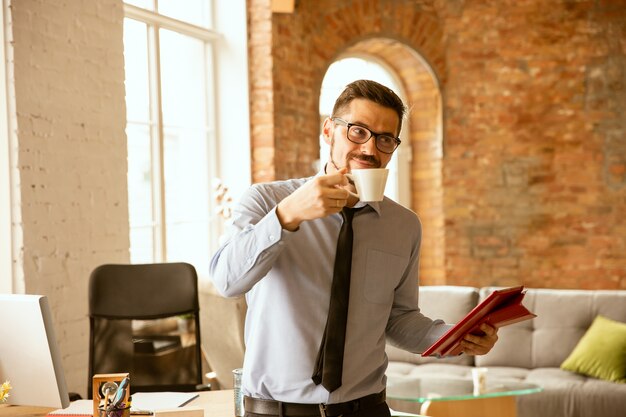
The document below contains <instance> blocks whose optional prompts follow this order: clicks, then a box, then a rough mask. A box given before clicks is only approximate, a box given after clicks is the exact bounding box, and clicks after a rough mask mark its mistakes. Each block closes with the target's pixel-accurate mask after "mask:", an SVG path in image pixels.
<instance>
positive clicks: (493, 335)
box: [461, 323, 498, 355]
mask: <svg viewBox="0 0 626 417" xmlns="http://www.w3.org/2000/svg"><path fill="white" fill-rule="evenodd" d="M480 330H481V331H482V332H483V333H484V335H482V336H478V335H475V334H467V335H465V337H464V338H463V341H462V342H461V347H462V348H463V352H464V353H466V354H467V355H484V354H486V353H489V351H490V350H491V348H492V347H493V345H495V344H496V341H497V340H498V329H497V328H495V327H493V326H490V325H488V324H486V323H483V324H481V325H480Z"/></svg>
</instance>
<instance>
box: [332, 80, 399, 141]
mask: <svg viewBox="0 0 626 417" xmlns="http://www.w3.org/2000/svg"><path fill="white" fill-rule="evenodd" d="M356 98H364V99H366V100H370V101H373V102H374V103H376V104H380V105H381V106H383V107H388V108H390V109H392V110H394V111H395V112H396V113H397V114H398V121H399V123H398V135H399V134H400V129H402V119H403V118H404V114H405V113H406V107H405V106H404V103H402V100H400V97H398V96H397V95H396V93H394V92H393V90H392V89H391V88H389V87H385V86H384V85H382V84H380V83H377V82H376V81H372V80H357V81H354V82H351V83H350V84H348V85H347V86H346V88H344V90H343V91H342V92H341V94H340V95H339V97H337V100H336V101H335V106H334V107H333V116H337V115H339V114H340V113H341V112H342V111H344V110H345V109H346V108H347V107H348V106H349V105H350V102H351V101H352V100H354V99H356Z"/></svg>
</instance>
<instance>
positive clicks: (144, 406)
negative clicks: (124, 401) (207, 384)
mask: <svg viewBox="0 0 626 417" xmlns="http://www.w3.org/2000/svg"><path fill="white" fill-rule="evenodd" d="M196 397H198V394H197V393H187V392H136V393H134V394H133V395H132V407H131V408H130V410H131V412H132V411H133V410H147V411H159V410H171V409H172V408H178V407H182V406H183V405H185V404H187V403H188V402H189V401H191V400H193V399H194V398H196Z"/></svg>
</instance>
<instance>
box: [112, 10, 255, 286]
mask: <svg viewBox="0 0 626 417" xmlns="http://www.w3.org/2000/svg"><path fill="white" fill-rule="evenodd" d="M228 3H229V2H228V0H215V1H214V2H213V8H214V10H213V11H212V12H213V13H212V16H213V18H214V19H215V21H216V22H217V23H218V27H219V26H220V25H219V23H220V22H228V21H231V22H232V21H233V20H232V18H235V19H238V20H237V21H238V22H239V24H237V25H232V24H231V25H229V27H228V28H226V27H221V28H219V32H218V31H217V30H216V29H207V28H204V27H200V26H196V25H194V24H190V23H185V22H181V21H179V20H176V19H174V18H171V17H168V16H164V15H160V14H158V13H156V12H153V11H150V10H146V9H143V8H140V7H137V6H133V5H130V4H124V18H125V19H126V18H128V19H133V20H136V21H139V22H141V23H144V24H146V25H147V32H148V40H147V41H148V42H149V44H148V54H149V63H148V65H149V66H148V71H149V72H150V73H151V75H150V86H149V88H150V90H151V93H150V95H151V98H150V100H151V102H150V106H151V110H150V112H151V113H150V120H151V123H150V126H149V127H150V129H151V132H150V141H151V143H152V144H153V145H156V146H153V150H152V155H151V157H152V158H153V163H152V164H151V169H152V178H153V180H152V192H153V195H152V210H153V219H154V220H155V224H153V226H152V228H153V249H152V251H153V259H154V261H155V262H162V261H166V260H167V259H168V258H167V252H168V251H167V246H166V242H167V239H166V238H167V236H166V234H167V224H166V216H165V207H166V206H165V194H164V190H165V176H164V170H163V167H164V152H163V151H164V149H163V147H164V131H165V127H164V126H163V114H162V103H161V85H160V83H161V81H160V79H161V73H160V65H159V62H160V59H159V51H160V39H159V30H160V29H167V30H171V31H175V32H178V33H180V34H182V35H186V36H190V37H193V38H195V39H198V40H201V41H203V42H204V43H205V45H206V48H205V59H206V62H207V65H208V69H209V71H208V72H207V77H209V79H207V83H206V85H207V89H206V90H207V93H206V94H207V100H206V102H207V107H208V113H209V114H207V117H208V121H209V123H208V124H209V125H210V127H211V128H212V129H213V132H209V133H207V140H208V141H209V143H208V144H207V147H208V155H207V158H208V160H207V163H208V165H209V167H208V171H209V172H208V175H209V181H211V182H212V181H215V180H219V181H220V182H222V183H223V184H224V185H226V186H227V187H228V188H229V191H230V194H231V196H234V197H237V196H238V195H239V194H240V193H241V192H243V190H245V188H247V187H248V186H249V185H250V182H251V181H250V175H251V174H250V172H251V170H250V150H249V143H250V142H249V102H248V89H247V29H246V9H245V5H244V7H243V8H242V6H241V5H236V4H232V2H230V3H231V4H228ZM235 3H237V2H235ZM233 63H236V65H237V68H236V70H234V71H233ZM210 72H212V73H213V77H212V80H211V79H210V78H211V74H210ZM242 78H243V80H244V81H245V82H244V83H242V82H241V81H242ZM242 87H243V88H242ZM233 93H235V94H233ZM233 96H234V98H233ZM233 104H236V106H237V107H235V108H238V109H245V110H244V111H243V113H242V112H238V113H237V114H230V113H225V112H220V111H219V110H218V109H219V108H220V106H224V105H228V106H229V107H232V106H233ZM242 121H243V122H245V123H241V122H242ZM131 122H132V121H131ZM233 124H234V125H235V126H234V127H233ZM221 126H225V127H227V128H228V130H229V133H230V131H234V132H235V136H234V138H235V140H232V141H231V140H230V137H229V138H228V139H229V140H228V141H227V143H224V141H223V140H222V138H225V137H227V135H225V134H224V133H225V132H224V131H223V130H222V129H220V127H221ZM153 129H154V130H155V131H154V132H153V131H152V130H153ZM244 145H245V146H244ZM235 155H236V160H237V161H239V162H240V164H241V165H237V167H232V166H230V165H231V164H226V163H225V161H227V160H232V159H233V158H234V157H235ZM235 173H237V174H235ZM242 174H243V175H242ZM221 177H224V178H227V179H228V180H223V179H222V178H221ZM215 194H216V193H215V190H213V189H212V187H210V189H209V190H208V197H209V209H210V215H209V250H210V252H211V253H212V252H214V251H215V250H217V248H218V245H219V239H220V235H221V234H222V233H223V230H224V223H225V221H224V220H225V219H223V218H220V216H219V215H217V214H214V213H215V212H216V210H215V208H216V205H217V203H216V201H215ZM129 226H130V225H129ZM207 257H210V253H207ZM207 272H208V271H207ZM198 273H199V275H200V276H201V277H202V276H203V275H204V274H203V273H202V272H201V271H198Z"/></svg>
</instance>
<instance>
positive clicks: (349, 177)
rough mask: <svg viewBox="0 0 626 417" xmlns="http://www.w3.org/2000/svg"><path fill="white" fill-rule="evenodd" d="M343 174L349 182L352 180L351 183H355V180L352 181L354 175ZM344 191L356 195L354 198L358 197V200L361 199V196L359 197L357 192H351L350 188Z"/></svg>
mask: <svg viewBox="0 0 626 417" xmlns="http://www.w3.org/2000/svg"><path fill="white" fill-rule="evenodd" d="M343 175H345V176H346V177H348V179H349V180H350V182H352V184H354V183H355V181H354V175H352V174H349V173H346V174H343ZM344 190H345V188H344ZM346 191H347V192H348V193H349V194H350V195H351V196H353V197H356V198H358V199H359V200H360V199H361V197H359V195H358V194H357V193H353V192H352V191H350V190H346Z"/></svg>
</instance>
